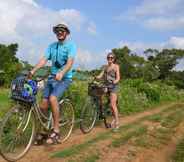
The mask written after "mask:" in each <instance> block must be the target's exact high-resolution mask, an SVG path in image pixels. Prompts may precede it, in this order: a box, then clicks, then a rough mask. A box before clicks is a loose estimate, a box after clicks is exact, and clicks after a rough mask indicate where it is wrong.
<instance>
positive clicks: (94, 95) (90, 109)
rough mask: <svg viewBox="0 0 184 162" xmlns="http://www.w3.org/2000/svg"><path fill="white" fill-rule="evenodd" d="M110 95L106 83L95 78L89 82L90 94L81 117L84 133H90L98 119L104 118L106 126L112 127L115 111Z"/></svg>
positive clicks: (81, 126) (81, 127)
mask: <svg viewBox="0 0 184 162" xmlns="http://www.w3.org/2000/svg"><path fill="white" fill-rule="evenodd" d="M109 95H110V93H109V92H108V87H106V86H104V84H100V83H99V82H96V81H95V80H93V81H92V82H90V83H88V96H87V98H86V101H85V103H84V106H83V108H82V111H81V117H80V119H81V120H80V129H81V131H82V132H83V133H89V132H90V131H91V130H92V129H93V127H94V125H95V122H96V120H97V119H100V120H103V122H104V125H105V127H106V128H110V127H111V123H112V121H113V117H112V114H113V113H112V110H111V106H110V96H109Z"/></svg>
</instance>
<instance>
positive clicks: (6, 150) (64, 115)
mask: <svg viewBox="0 0 184 162" xmlns="http://www.w3.org/2000/svg"><path fill="white" fill-rule="evenodd" d="M43 78H44V77H43ZM43 78H41V79H39V76H38V77H37V78H36V79H35V80H34V81H35V82H36V84H38V83H39V82H40V81H42V80H43ZM25 85H27V79H26V77H25V76H23V77H21V78H20V77H18V78H16V79H15V80H14V82H13V83H12V85H11V94H13V93H15V92H16V91H17V92H16V93H17V94H18V93H20V92H21V91H22V90H23V89H25V87H26V88H29V85H27V86H25ZM37 94H38V93H36V94H35V95H33V97H32V100H28V99H27V98H23V97H22V96H21V95H20V94H18V95H17V97H15V96H16V95H11V98H12V100H13V101H14V106H13V107H12V108H11V109H10V110H9V111H8V112H7V113H6V114H5V116H4V118H3V119H2V122H1V126H0V154H1V155H2V157H3V158H4V159H5V160H7V161H17V160H19V159H20V158H22V157H23V156H24V155H25V154H26V153H27V152H28V150H29V149H30V147H31V145H32V143H33V141H34V139H35V136H36V133H37V132H38V131H39V130H38V129H39V127H38V126H41V128H43V129H44V131H47V132H48V133H49V132H50V131H51V129H52V124H53V119H52V112H51V111H48V116H46V115H44V114H43V113H42V112H41V110H40V108H39V106H38V101H37V96H38V95H37ZM59 108H60V121H59V122H60V123H59V125H60V132H61V141H60V142H64V141H65V140H66V139H67V138H68V137H69V136H70V134H71V132H72V129H73V126H74V107H73V105H72V103H71V101H70V100H69V99H68V98H62V99H61V100H60V101H59Z"/></svg>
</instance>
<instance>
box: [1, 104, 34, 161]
mask: <svg viewBox="0 0 184 162" xmlns="http://www.w3.org/2000/svg"><path fill="white" fill-rule="evenodd" d="M34 135H35V118H34V114H33V113H32V112H30V106H29V107H26V106H22V105H16V106H15V107H13V108H12V109H10V110H9V112H8V113H7V114H5V116H4V118H3V120H2V123H1V126H0V153H1V155H2V156H3V157H4V158H5V159H6V160H8V161H16V160H18V159H20V158H22V157H23V156H24V155H25V154H26V152H27V151H28V150H29V148H30V146H31V144H32V141H33V139H34Z"/></svg>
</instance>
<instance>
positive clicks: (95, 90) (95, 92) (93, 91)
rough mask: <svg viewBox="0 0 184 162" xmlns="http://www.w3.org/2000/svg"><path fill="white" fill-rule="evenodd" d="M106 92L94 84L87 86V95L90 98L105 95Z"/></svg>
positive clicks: (104, 88) (102, 87)
mask: <svg viewBox="0 0 184 162" xmlns="http://www.w3.org/2000/svg"><path fill="white" fill-rule="evenodd" d="M106 91H107V88H106V87H104V86H102V85H99V84H95V83H89V84H88V95H90V96H101V95H103V94H105V93H106Z"/></svg>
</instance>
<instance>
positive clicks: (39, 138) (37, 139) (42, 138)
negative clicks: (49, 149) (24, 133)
mask: <svg viewBox="0 0 184 162" xmlns="http://www.w3.org/2000/svg"><path fill="white" fill-rule="evenodd" d="M47 137H48V135H47V134H46V133H37V134H36V137H35V141H34V145H42V144H43V143H44V141H45V140H46V139H47Z"/></svg>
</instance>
